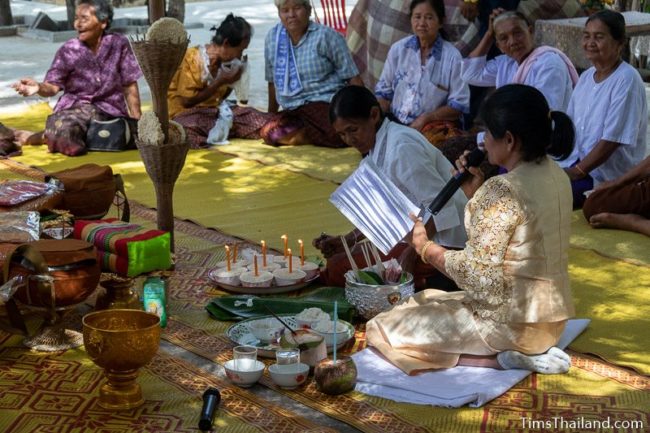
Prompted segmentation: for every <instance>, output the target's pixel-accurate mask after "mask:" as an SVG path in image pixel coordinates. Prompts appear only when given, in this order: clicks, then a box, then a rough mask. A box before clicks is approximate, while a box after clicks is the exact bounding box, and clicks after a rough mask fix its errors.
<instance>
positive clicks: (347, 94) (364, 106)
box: [329, 85, 381, 123]
mask: <svg viewBox="0 0 650 433" xmlns="http://www.w3.org/2000/svg"><path fill="white" fill-rule="evenodd" d="M372 107H377V108H379V110H380V111H381V107H380V106H379V101H377V98H376V97H375V95H373V93H372V92H371V91H370V90H368V89H366V88H365V87H363V86H353V85H350V86H345V87H343V88H342V89H341V90H339V91H338V92H336V94H335V95H334V97H333V98H332V101H331V102H330V111H329V117H330V123H334V122H335V121H336V119H338V118H342V119H363V120H367V119H370V112H371V111H372Z"/></svg>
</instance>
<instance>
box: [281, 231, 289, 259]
mask: <svg viewBox="0 0 650 433" xmlns="http://www.w3.org/2000/svg"><path fill="white" fill-rule="evenodd" d="M280 239H282V242H284V257H287V248H288V246H289V238H288V237H287V235H282V236H280Z"/></svg>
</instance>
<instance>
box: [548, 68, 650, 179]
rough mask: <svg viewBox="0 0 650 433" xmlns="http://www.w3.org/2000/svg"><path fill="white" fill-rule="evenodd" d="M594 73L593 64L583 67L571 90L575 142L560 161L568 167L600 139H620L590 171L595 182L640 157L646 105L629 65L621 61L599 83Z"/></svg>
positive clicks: (613, 175)
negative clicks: (615, 147)
mask: <svg viewBox="0 0 650 433" xmlns="http://www.w3.org/2000/svg"><path fill="white" fill-rule="evenodd" d="M595 73H596V69H595V68H594V67H591V68H589V69H587V70H586V71H584V72H583V73H582V75H581V76H580V80H579V81H578V84H577V85H576V88H575V89H574V91H573V97H572V98H571V102H570V103H569V109H568V111H567V114H568V115H569V117H571V120H573V123H574V125H575V128H576V143H575V147H574V149H573V153H571V156H570V157H569V158H567V159H566V160H564V161H561V162H560V165H561V166H562V167H570V166H571V165H572V164H573V163H574V162H576V161H577V160H583V159H584V158H585V157H586V156H587V154H588V153H589V152H591V151H592V149H593V148H594V147H595V146H596V144H597V143H598V142H599V141H600V140H608V141H613V142H616V143H620V146H618V148H617V149H616V150H615V151H614V153H612V155H611V156H610V157H609V158H608V159H607V161H605V162H604V163H603V164H601V165H600V166H599V167H597V168H595V169H593V170H592V171H591V172H590V173H589V174H590V175H591V177H592V178H593V179H594V182H595V183H596V184H598V183H600V182H603V181H606V180H612V179H616V178H617V177H619V176H621V175H623V174H624V173H625V172H627V171H628V170H629V169H631V168H632V167H633V166H634V165H636V164H638V163H639V162H640V161H641V160H642V159H643V156H644V155H645V150H646V129H647V127H648V107H647V103H646V95H645V87H644V85H643V81H642V80H641V77H640V76H639V73H638V72H637V71H636V69H634V68H633V67H632V66H630V65H628V64H627V63H625V62H622V63H621V64H620V65H619V66H618V68H616V71H614V72H613V73H612V74H611V75H610V76H609V77H607V78H606V79H605V80H604V81H601V82H600V83H596V82H595V81H594V74H595Z"/></svg>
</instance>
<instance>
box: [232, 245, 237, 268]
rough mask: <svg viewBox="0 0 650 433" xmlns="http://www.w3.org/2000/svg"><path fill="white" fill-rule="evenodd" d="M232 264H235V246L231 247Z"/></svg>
mask: <svg viewBox="0 0 650 433" xmlns="http://www.w3.org/2000/svg"><path fill="white" fill-rule="evenodd" d="M232 262H233V264H235V263H237V244H235V245H233V247H232Z"/></svg>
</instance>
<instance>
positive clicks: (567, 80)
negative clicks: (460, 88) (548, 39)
mask: <svg viewBox="0 0 650 433" xmlns="http://www.w3.org/2000/svg"><path fill="white" fill-rule="evenodd" d="M490 21H491V24H490V26H489V27H488V31H487V32H486V33H485V36H483V39H482V40H481V42H480V43H479V44H478V45H477V47H476V48H475V49H474V51H472V52H471V53H470V54H469V56H468V57H467V58H466V59H464V60H463V61H462V65H461V77H462V79H463V80H465V81H466V82H467V83H468V84H471V85H473V86H479V87H497V88H499V87H501V86H505V85H506V84H511V83H515V84H526V85H529V86H532V87H535V88H536V89H537V90H539V91H540V92H542V94H543V95H544V96H545V97H546V101H547V102H548V105H549V106H550V107H551V110H558V111H564V112H566V109H567V106H568V105H569V100H570V99H571V92H572V90H573V86H574V85H575V83H576V82H577V81H578V73H577V72H576V70H575V67H574V66H573V64H572V63H571V61H570V60H569V59H568V58H567V57H566V55H564V54H563V53H562V52H561V51H559V50H557V49H555V48H552V47H547V46H541V47H537V48H535V45H534V43H533V34H532V28H531V26H530V24H529V23H528V20H527V19H526V18H525V17H524V16H523V15H522V14H521V13H519V12H515V11H504V10H503V9H495V10H494V12H492V15H491V17H490ZM494 41H496V45H497V48H499V50H501V52H502V53H503V55H500V56H497V57H495V58H494V59H492V60H487V57H486V56H487V53H488V51H489V50H490V48H491V47H492V44H493V43H494Z"/></svg>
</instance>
